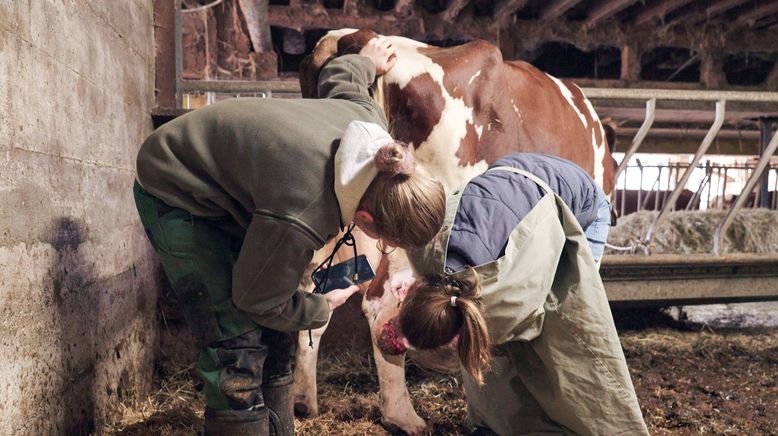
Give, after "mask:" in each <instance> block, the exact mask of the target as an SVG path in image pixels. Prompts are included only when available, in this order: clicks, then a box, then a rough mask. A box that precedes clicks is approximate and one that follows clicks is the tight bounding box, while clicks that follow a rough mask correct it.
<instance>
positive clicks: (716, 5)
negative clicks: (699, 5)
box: [705, 0, 743, 18]
mask: <svg viewBox="0 0 778 436" xmlns="http://www.w3.org/2000/svg"><path fill="white" fill-rule="evenodd" d="M742 4H743V0H717V1H714V2H712V3H711V4H709V5H708V7H707V8H705V16H706V17H708V18H711V17H714V16H716V15H718V14H720V13H722V12H726V11H728V10H730V9H732V8H734V7H735V6H740V5H742Z"/></svg>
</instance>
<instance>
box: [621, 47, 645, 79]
mask: <svg viewBox="0 0 778 436" xmlns="http://www.w3.org/2000/svg"><path fill="white" fill-rule="evenodd" d="M619 78H620V79H621V80H628V81H635V80H640V52H639V49H638V47H637V45H635V44H625V45H624V46H622V47H621V72H620V73H619Z"/></svg>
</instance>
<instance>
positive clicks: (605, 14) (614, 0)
mask: <svg viewBox="0 0 778 436" xmlns="http://www.w3.org/2000/svg"><path fill="white" fill-rule="evenodd" d="M637 1H638V0H609V1H606V2H603V3H602V4H601V5H599V6H598V7H596V8H595V9H594V10H592V11H591V12H590V13H589V18H588V19H587V20H586V27H587V28H592V27H594V26H596V25H598V24H600V23H601V22H603V21H605V20H607V19H608V18H611V17H613V16H614V15H615V14H617V13H619V12H621V11H623V10H624V9H626V8H628V7H629V6H632V5H633V4H634V3H635V2H637Z"/></svg>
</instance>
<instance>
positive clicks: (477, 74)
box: [467, 70, 481, 86]
mask: <svg viewBox="0 0 778 436" xmlns="http://www.w3.org/2000/svg"><path fill="white" fill-rule="evenodd" d="M480 75H481V70H478V71H476V73H475V74H473V77H471V78H470V80H468V81H467V86H470V85H471V84H472V83H473V80H475V78H476V77H478V76H480Z"/></svg>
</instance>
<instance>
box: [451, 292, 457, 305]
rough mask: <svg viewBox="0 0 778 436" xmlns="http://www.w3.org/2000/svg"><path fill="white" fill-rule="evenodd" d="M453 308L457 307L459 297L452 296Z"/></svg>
mask: <svg viewBox="0 0 778 436" xmlns="http://www.w3.org/2000/svg"><path fill="white" fill-rule="evenodd" d="M451 307H457V297H456V295H452V296H451Z"/></svg>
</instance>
